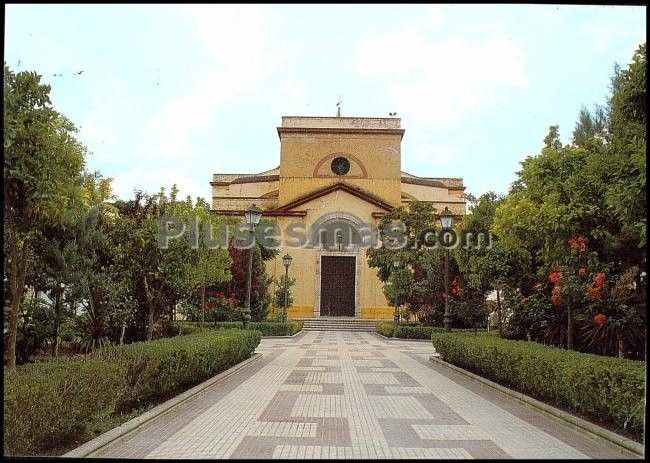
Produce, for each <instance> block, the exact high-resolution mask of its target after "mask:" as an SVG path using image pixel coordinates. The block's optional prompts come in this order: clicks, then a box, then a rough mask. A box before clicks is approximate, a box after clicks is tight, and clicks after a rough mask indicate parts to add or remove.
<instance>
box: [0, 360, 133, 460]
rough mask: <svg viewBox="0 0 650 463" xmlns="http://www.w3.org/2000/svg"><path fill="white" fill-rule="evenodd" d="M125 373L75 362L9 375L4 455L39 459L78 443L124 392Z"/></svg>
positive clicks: (54, 362) (97, 363) (112, 366)
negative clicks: (68, 442)
mask: <svg viewBox="0 0 650 463" xmlns="http://www.w3.org/2000/svg"><path fill="white" fill-rule="evenodd" d="M124 376H125V369H124V368H123V367H121V366H120V365H117V364H107V363H106V362H102V361H100V360H96V359H86V358H75V359H73V360H65V359H60V360H52V361H48V362H39V363H31V364H27V365H23V366H20V367H18V368H17V370H16V371H13V372H10V371H5V375H4V453H5V455H12V454H38V453H41V452H45V451H47V449H50V448H53V447H56V446H57V445H59V444H61V442H67V441H72V440H74V439H75V438H76V437H77V436H78V435H79V434H80V433H84V432H85V429H86V428H87V427H88V426H89V425H91V423H93V422H94V421H96V420H97V419H99V417H100V416H101V415H103V414H106V413H110V412H111V411H112V410H113V409H114V407H115V405H116V403H117V401H118V398H119V397H120V396H121V395H122V394H123V393H124V383H123V379H124Z"/></svg>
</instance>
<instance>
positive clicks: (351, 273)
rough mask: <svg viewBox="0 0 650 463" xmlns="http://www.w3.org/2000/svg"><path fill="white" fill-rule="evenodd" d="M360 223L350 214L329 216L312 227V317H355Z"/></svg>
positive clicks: (357, 290) (357, 298)
mask: <svg viewBox="0 0 650 463" xmlns="http://www.w3.org/2000/svg"><path fill="white" fill-rule="evenodd" d="M361 224H362V222H361V220H360V219H358V218H357V217H355V216H353V215H351V214H345V213H336V214H328V215H326V216H324V217H321V218H320V219H319V220H318V221H316V222H315V223H314V225H313V227H312V232H311V236H310V239H311V243H312V248H313V249H315V250H316V255H317V257H316V268H317V285H316V288H317V294H316V307H315V315H316V316H321V317H355V316H357V315H358V312H359V309H358V305H359V304H358V301H359V259H358V253H359V250H360V244H361V235H360V233H359V227H360V226H361Z"/></svg>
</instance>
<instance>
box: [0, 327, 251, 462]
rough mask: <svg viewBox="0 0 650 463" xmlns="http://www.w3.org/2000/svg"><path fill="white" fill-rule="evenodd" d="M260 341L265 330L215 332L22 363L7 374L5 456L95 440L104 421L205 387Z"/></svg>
mask: <svg viewBox="0 0 650 463" xmlns="http://www.w3.org/2000/svg"><path fill="white" fill-rule="evenodd" d="M260 340H261V335H260V333H259V331H253V330H232V329H231V330H214V329H213V330H205V331H204V332H203V333H197V334H192V335H188V336H177V337H174V338H165V339H160V340H156V341H149V342H140V343H134V344H127V345H125V346H116V347H108V348H105V349H100V350H98V351H95V352H93V353H91V354H89V355H85V356H77V357H74V358H73V359H71V360H64V359H57V360H51V361H47V362H41V363H34V364H27V365H23V366H20V367H18V368H17V369H16V371H14V372H7V373H6V374H5V377H4V389H5V396H4V399H5V408H4V420H5V424H4V432H5V440H4V452H5V455H35V454H47V453H48V451H49V450H51V449H54V448H57V449H58V448H61V447H64V446H66V445H69V444H72V443H75V442H77V441H78V439H79V437H80V436H81V437H82V438H90V436H89V434H90V433H89V430H90V429H92V427H94V426H95V425H96V424H97V423H98V422H100V420H101V419H102V418H105V417H106V416H108V415H111V414H115V415H118V414H120V413H123V412H125V411H129V410H133V409H134V408H137V407H140V406H142V405H148V404H155V403H159V402H161V401H163V400H165V399H167V398H168V397H170V396H172V395H175V394H177V393H179V392H181V391H183V390H186V389H188V388H189V387H192V386H194V385H196V384H199V383H201V382H202V381H205V380H207V379H208V378H210V377H212V376H214V375H216V374H218V373H220V372H222V371H224V370H226V369H228V368H230V367H232V366H234V365H236V364H237V363H239V362H241V361H243V360H245V359H247V358H249V357H250V356H251V354H252V353H253V351H254V350H255V347H257V345H258V344H259V342H260Z"/></svg>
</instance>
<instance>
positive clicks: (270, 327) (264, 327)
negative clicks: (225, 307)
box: [214, 320, 303, 336]
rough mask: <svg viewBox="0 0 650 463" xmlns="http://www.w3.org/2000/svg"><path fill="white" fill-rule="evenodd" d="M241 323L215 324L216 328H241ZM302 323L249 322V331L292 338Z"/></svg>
mask: <svg viewBox="0 0 650 463" xmlns="http://www.w3.org/2000/svg"><path fill="white" fill-rule="evenodd" d="M242 325H243V324H242V322H217V323H215V324H214V326H215V327H216V328H241V327H242ZM302 325H303V322H302V321H300V320H289V321H288V322H286V323H283V322H250V323H249V324H248V329H249V330H257V331H259V332H260V333H262V336H293V335H294V334H296V333H298V332H299V331H300V330H302Z"/></svg>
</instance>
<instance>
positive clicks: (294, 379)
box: [93, 331, 633, 459]
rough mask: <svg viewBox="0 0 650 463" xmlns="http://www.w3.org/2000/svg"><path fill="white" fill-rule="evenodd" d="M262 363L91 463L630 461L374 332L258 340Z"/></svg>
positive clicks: (424, 345)
mask: <svg viewBox="0 0 650 463" xmlns="http://www.w3.org/2000/svg"><path fill="white" fill-rule="evenodd" d="M257 352H260V353H262V354H263V356H262V358H261V359H260V360H258V361H256V362H254V363H252V364H251V365H250V366H248V367H246V368H243V369H242V370H240V371H238V372H237V373H235V374H234V375H232V376H230V377H228V378H227V379H226V380H224V381H222V382H219V383H218V384H216V385H215V386H212V387H210V388H208V389H206V390H204V391H203V392H201V393H200V394H198V395H197V396H195V397H194V398H192V399H190V400H188V401H186V402H184V403H182V404H181V405H179V406H178V407H176V408H174V409H172V410H171V411H170V412H168V413H166V414H163V415H161V416H160V417H158V418H157V419H154V420H153V421H151V422H149V423H148V424H146V425H144V426H143V427H141V428H139V429H138V430H136V431H134V432H133V433H131V434H129V435H127V436H125V437H123V438H122V439H120V440H118V441H116V442H113V443H111V444H109V445H108V446H107V447H104V448H103V449H101V450H100V451H99V452H98V453H97V454H95V455H93V456H101V457H118V458H120V457H123V458H124V457H133V458H144V457H147V458H300V459H309V458H398V459H399V458H511V457H512V458H625V457H627V458H630V457H633V454H630V453H627V452H626V453H623V451H621V450H619V448H618V447H616V446H614V445H612V444H609V443H608V442H607V441H605V440H603V439H600V438H596V437H593V436H592V435H590V434H586V433H583V432H581V431H579V430H578V429H577V428H575V427H573V426H571V425H568V424H566V423H565V422H563V421H560V420H557V419H555V418H553V417H551V416H550V415H547V414H544V413H542V412H539V411H537V409H535V408H533V407H530V406H528V405H525V404H523V403H521V402H519V401H517V400H515V399H511V398H509V397H508V396H506V395H504V394H502V393H499V392H498V391H495V390H494V389H492V388H489V387H487V386H484V385H482V384H481V383H478V382H476V381H474V380H471V379H469V378H467V377H466V376H464V375H462V374H460V373H457V372H455V371H453V370H451V369H449V368H447V367H445V366H442V365H436V364H432V363H431V362H429V361H428V358H429V355H431V354H432V353H433V347H432V345H431V343H428V342H417V341H392V340H391V341H387V340H384V339H381V338H380V337H379V336H377V335H375V334H373V333H356V332H343V331H311V332H303V333H301V334H299V335H298V336H296V337H295V338H292V339H263V340H262V343H261V344H260V346H259V347H258V349H257Z"/></svg>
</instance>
